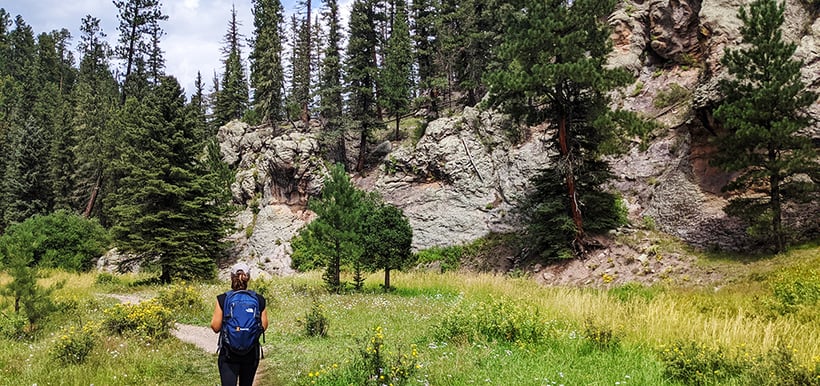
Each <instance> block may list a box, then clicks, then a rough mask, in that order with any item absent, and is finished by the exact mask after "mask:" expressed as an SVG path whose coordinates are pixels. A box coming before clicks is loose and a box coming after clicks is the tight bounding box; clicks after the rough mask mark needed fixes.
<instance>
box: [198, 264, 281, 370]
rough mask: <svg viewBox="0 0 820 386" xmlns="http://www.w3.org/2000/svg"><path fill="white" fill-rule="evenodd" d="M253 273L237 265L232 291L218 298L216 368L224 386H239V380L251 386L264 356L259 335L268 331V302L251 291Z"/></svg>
mask: <svg viewBox="0 0 820 386" xmlns="http://www.w3.org/2000/svg"><path fill="white" fill-rule="evenodd" d="M250 273H251V271H250V267H248V265H247V264H245V263H237V264H235V265H234V266H233V267H232V268H231V290H230V291H227V292H225V293H222V294H220V295H217V297H216V306H215V307H214V315H213V317H212V318H211V329H213V330H214V332H217V333H220V334H219V357H218V359H217V365H218V366H219V378H220V379H221V380H222V386H236V384H237V381H239V386H252V385H253V378H254V376H255V375H256V368H257V367H259V359H260V358H261V355H262V347H261V346H260V344H259V336H260V335H261V334H262V333H263V332H264V331H265V330H266V329H267V328H268V312H267V310H266V309H265V305H266V303H267V302H266V301H265V297H264V296H262V295H260V294H257V293H256V292H253V291H248V281H249V280H250V278H251V275H250ZM226 300H227V302H226ZM223 327H225V331H223Z"/></svg>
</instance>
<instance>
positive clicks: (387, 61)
mask: <svg viewBox="0 0 820 386" xmlns="http://www.w3.org/2000/svg"><path fill="white" fill-rule="evenodd" d="M406 8H407V7H406V2H405V1H400V2H396V3H395V6H394V11H393V12H394V13H395V15H394V16H393V25H392V26H391V27H390V38H389V39H388V40H387V44H386V47H385V48H384V51H385V53H384V63H383V64H382V68H381V72H380V73H379V80H380V84H379V86H380V87H381V90H380V95H379V96H380V99H381V100H380V102H381V104H382V105H383V106H384V107H385V108H387V110H388V111H389V112H390V113H391V114H392V115H393V116H394V117H396V131H395V135H394V139H395V140H398V139H399V136H400V134H399V125H400V121H401V116H402V115H404V114H405V113H407V111H408V108H409V106H410V95H411V89H412V85H413V79H412V72H413V56H412V55H413V49H412V45H411V40H410V26H409V24H408V20H407V9H406Z"/></svg>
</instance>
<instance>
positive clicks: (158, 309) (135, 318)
mask: <svg viewBox="0 0 820 386" xmlns="http://www.w3.org/2000/svg"><path fill="white" fill-rule="evenodd" d="M103 314H104V315H105V317H104V319H103V322H102V326H103V328H105V329H106V330H107V331H109V332H112V333H116V334H127V333H133V334H135V335H136V336H138V337H142V338H147V339H164V338H168V337H170V336H171V329H172V328H174V314H173V312H172V311H171V310H169V309H168V308H166V307H165V306H163V305H162V304H160V302H159V301H158V300H157V299H150V300H146V301H143V302H140V303H138V304H131V303H119V304H116V305H114V306H113V307H111V308H107V309H105V310H103Z"/></svg>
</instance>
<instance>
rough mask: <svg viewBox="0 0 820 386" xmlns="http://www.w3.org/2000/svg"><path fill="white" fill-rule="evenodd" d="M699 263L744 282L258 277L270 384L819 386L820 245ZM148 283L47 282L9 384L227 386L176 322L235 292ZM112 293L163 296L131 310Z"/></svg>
mask: <svg viewBox="0 0 820 386" xmlns="http://www.w3.org/2000/svg"><path fill="white" fill-rule="evenodd" d="M699 261H700V264H704V265H708V266H710V267H713V268H714V269H716V270H725V271H732V270H734V271H735V273H737V274H736V275H735V276H734V277H737V278H739V279H735V280H732V281H731V282H727V283H724V285H722V286H721V287H719V288H716V287H710V288H692V287H689V288H681V287H672V286H663V285H655V286H652V287H645V286H641V285H639V284H627V285H621V286H617V287H611V288H600V289H593V288H562V287H544V286H539V285H538V284H536V283H535V281H534V280H532V279H531V278H526V277H521V278H511V277H505V276H500V275H488V274H476V273H463V272H462V273H443V274H442V273H434V272H427V271H412V272H407V273H395V274H394V275H393V278H392V279H393V280H392V283H393V284H394V286H395V289H394V290H393V291H391V292H388V293H384V292H383V291H382V290H381V288H380V287H379V284H380V281H381V279H382V277H381V274H378V273H377V274H374V275H372V276H371V277H370V278H368V280H367V281H366V283H365V289H364V291H361V292H351V293H348V294H341V295H338V294H328V293H327V292H325V291H324V290H323V286H322V282H321V274H320V273H318V272H311V273H305V274H299V275H296V276H292V277H286V278H272V279H270V280H254V281H253V286H254V287H255V289H256V290H258V291H259V292H261V293H263V294H265V296H266V298H267V299H268V315H269V318H270V327H269V330H268V332H267V333H266V340H265V343H264V345H263V347H264V352H265V359H263V361H262V364H261V367H262V375H261V380H260V381H261V382H260V384H262V385H308V384H319V385H350V384H352V385H363V384H373V385H381V384H385V385H390V384H392V385H400V384H406V385H414V384H419V385H469V384H491V385H560V384H563V385H689V384H703V385H712V384H714V385H749V384H761V385H780V384H782V385H802V384H808V385H820V313H818V310H820V306H818V300H820V276H818V272H817V271H816V269H817V268H816V267H818V263H820V247H817V246H808V247H803V248H798V249H795V250H793V251H791V252H789V253H787V254H784V255H781V256H776V257H771V258H766V259H758V260H740V259H737V258H732V259H729V258H725V257H722V258H718V257H710V256H702V257H701V258H700V260H699ZM144 279H145V278H144V277H139V276H131V275H123V276H119V275H110V274H97V273H87V274H70V273H64V272H59V271H54V272H50V273H49V274H48V275H47V277H44V278H41V279H40V282H41V284H43V285H48V284H50V283H55V282H59V281H64V282H65V285H64V287H62V288H61V289H58V290H57V291H56V292H55V293H54V294H53V297H54V300H55V303H56V305H57V307H58V309H59V311H58V312H55V313H54V314H53V315H52V316H50V317H48V318H47V319H46V320H44V321H43V322H41V323H40V325H38V326H36V328H35V329H34V330H26V331H24V332H23V334H17V335H15V334H14V333H10V331H11V332H13V331H15V330H14V328H13V326H11V327H10V326H8V324H9V323H11V322H10V320H12V319H13V318H10V317H9V316H10V315H11V316H13V314H12V313H11V310H10V308H7V307H6V308H3V315H0V316H6V317H5V318H2V319H3V320H4V322H0V331H2V332H3V336H2V337H0V385H33V384H37V385H91V384H93V385H113V384H116V385H153V384H158V385H214V384H218V374H217V369H216V357H215V355H214V353H212V352H205V351H202V350H201V349H199V348H196V347H194V346H193V345H190V344H186V343H182V342H180V341H179V340H177V339H176V338H174V337H171V336H168V335H167V327H168V326H169V323H170V325H172V323H173V322H174V321H179V322H182V323H187V324H195V325H201V326H206V325H207V324H208V322H209V320H210V314H211V311H212V307H213V306H212V304H213V299H214V297H215V296H216V295H217V294H218V293H220V292H222V291H224V290H225V289H226V288H225V287H226V286H227V284H226V283H222V282H210V283H177V284H175V285H173V286H171V287H160V286H157V285H153V284H143V283H145V282H146V281H145V280H144ZM8 280H9V278H8V277H7V276H0V285H2V284H4V283H7V282H8ZM110 295H127V296H132V297H135V298H141V299H148V298H156V299H159V301H158V302H156V303H155V304H152V305H151V306H145V307H137V306H125V307H122V306H118V305H117V304H119V300H117V299H116V298H114V297H112V296H110ZM146 304H147V303H146ZM129 307H130V308H129ZM317 326H318V327H320V328H318V329H317ZM163 329H164V330H165V331H163ZM83 331H84V332H83ZM317 331H319V332H318V333H317ZM309 332H312V334H311V333H309ZM322 332H324V333H325V334H324V336H322V335H323V334H322Z"/></svg>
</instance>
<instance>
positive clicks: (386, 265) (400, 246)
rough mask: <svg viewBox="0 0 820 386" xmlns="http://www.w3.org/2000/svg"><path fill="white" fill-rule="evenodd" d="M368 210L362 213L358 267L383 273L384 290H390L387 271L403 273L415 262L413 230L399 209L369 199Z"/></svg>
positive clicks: (372, 197) (372, 198) (371, 197)
mask: <svg viewBox="0 0 820 386" xmlns="http://www.w3.org/2000/svg"><path fill="white" fill-rule="evenodd" d="M368 201H369V205H368V206H370V208H368V209H367V210H365V211H363V213H364V220H363V224H362V230H361V235H362V242H363V244H364V252H363V253H362V256H361V263H362V265H363V266H364V268H365V269H368V270H370V271H375V270H379V269H381V270H384V285H383V286H384V289H385V290H388V289H390V271H391V270H396V269H399V270H400V269H403V268H405V267H407V266H408V265H410V264H411V263H413V262H414V261H415V259H414V256H413V253H412V252H411V245H412V243H413V228H411V227H410V223H409V222H408V221H407V217H405V216H404V213H402V211H401V209H399V208H396V207H395V206H392V205H389V204H385V203H384V202H383V201H382V199H381V197H379V196H375V195H371V196H370V200H368Z"/></svg>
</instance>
